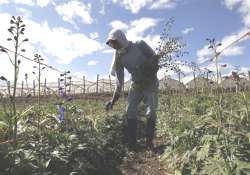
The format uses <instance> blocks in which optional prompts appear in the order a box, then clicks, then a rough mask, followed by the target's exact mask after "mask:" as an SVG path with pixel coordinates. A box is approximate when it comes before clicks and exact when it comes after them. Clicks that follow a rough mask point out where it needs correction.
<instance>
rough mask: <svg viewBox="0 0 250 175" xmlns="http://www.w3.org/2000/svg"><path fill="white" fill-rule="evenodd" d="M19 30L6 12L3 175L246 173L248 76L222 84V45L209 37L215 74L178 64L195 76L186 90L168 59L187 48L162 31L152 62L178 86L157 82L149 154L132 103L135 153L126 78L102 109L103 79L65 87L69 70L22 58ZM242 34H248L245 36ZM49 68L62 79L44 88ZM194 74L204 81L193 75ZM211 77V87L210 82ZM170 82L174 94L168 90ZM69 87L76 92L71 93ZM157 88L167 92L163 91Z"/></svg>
mask: <svg viewBox="0 0 250 175" xmlns="http://www.w3.org/2000/svg"><path fill="white" fill-rule="evenodd" d="M169 25H172V23H171V20H170V22H169V23H167V25H166V26H167V27H166V28H167V29H165V30H164V32H166V33H167V32H169V31H168V27H169ZM25 27H26V26H25V25H24V24H23V21H22V19H21V17H19V16H18V17H15V16H12V17H11V19H10V28H9V29H8V31H9V33H10V35H11V37H10V38H7V41H11V42H13V43H14V46H15V48H14V49H12V50H11V49H9V48H6V47H3V46H1V45H0V46H1V47H0V52H1V53H2V54H5V55H7V56H8V57H9V60H10V62H11V64H12V65H13V67H12V68H13V69H12V70H13V78H14V79H13V81H12V80H8V79H7V78H6V77H5V76H2V75H1V76H0V82H1V85H2V86H1V87H3V88H2V89H3V90H2V91H0V175H249V174H250V91H249V87H250V83H249V82H250V79H249V76H250V72H249V71H248V74H249V75H248V79H247V78H246V77H247V76H246V75H244V77H243V76H242V75H241V76H240V74H238V73H237V72H232V76H230V77H227V78H225V79H223V78H224V77H222V76H221V74H220V73H221V72H220V69H219V65H218V56H219V55H220V54H221V53H222V51H221V52H217V47H219V46H220V45H221V44H219V43H216V41H215V39H208V41H209V49H212V51H213V53H215V55H214V58H213V60H212V61H215V67H216V71H210V70H208V69H206V70H204V69H203V70H202V68H201V67H199V66H198V65H195V64H194V63H190V64H188V63H185V64H186V65H185V66H190V67H191V69H192V71H193V72H191V73H193V78H194V79H193V81H191V83H189V84H188V85H187V87H186V86H184V85H183V84H182V83H181V81H180V76H181V75H182V74H181V73H182V72H181V69H179V67H178V66H180V67H182V66H183V64H184V63H183V64H182V65H180V64H179V63H180V61H176V60H175V59H176V58H177V57H179V56H183V55H184V54H185V53H183V51H182V49H183V47H184V45H183V44H182V43H181V42H180V41H179V39H178V38H176V37H170V36H169V35H168V34H166V33H165V34H164V33H163V34H162V37H161V40H160V42H159V44H160V46H159V48H158V52H157V54H155V55H157V56H159V58H158V57H157V59H159V60H157V61H159V64H158V62H157V66H159V68H161V69H167V70H171V71H175V72H176V73H178V75H179V81H177V80H172V81H170V79H168V80H169V82H170V83H169V82H168V83H169V84H168V83H166V82H165V84H164V82H163V83H162V81H161V82H160V83H161V84H160V86H161V88H160V91H159V105H158V108H157V110H156V113H157V120H156V122H157V123H156V136H155V140H154V142H155V147H154V148H153V149H148V148H146V146H145V145H146V144H145V142H146V139H145V137H146V131H145V128H146V116H145V106H144V104H140V105H139V110H138V115H137V117H138V121H139V122H138V130H137V136H138V138H137V139H138V144H139V148H138V150H136V151H133V150H132V151H131V150H130V149H129V146H128V143H127V142H128V141H127V140H126V138H127V137H126V136H127V133H128V127H127V116H126V115H127V114H126V107H127V95H128V94H127V90H128V88H129V83H130V82H129V81H128V82H129V83H127V84H126V88H125V90H123V91H122V92H121V93H122V96H121V97H120V100H119V101H118V102H117V104H116V105H114V107H113V109H112V110H106V109H105V107H106V105H105V104H106V103H107V101H108V100H110V99H111V98H112V93H111V92H112V91H113V90H114V86H115V83H114V82H113V81H111V79H109V81H107V82H105V81H104V79H101V80H102V82H103V84H102V85H100V82H99V75H98V76H97V81H96V82H94V83H92V82H87V81H86V82H85V77H84V82H82V79H81V82H80V83H79V84H77V85H76V84H74V83H72V81H73V79H74V77H73V76H72V75H71V72H70V71H63V72H62V71H60V70H58V69H56V68H53V67H51V66H50V65H48V64H45V63H44V59H43V58H42V57H41V55H39V54H35V55H34V59H30V58H29V57H26V56H24V53H25V52H26V51H25V49H23V48H22V43H25V42H28V41H29V40H28V39H27V38H25V37H24V31H25ZM249 35H250V32H248V33H247V34H246V35H244V37H247V36H249ZM20 41H21V42H20ZM155 55H154V56H155ZM173 55H174V56H173ZM24 59H26V60H27V59H28V60H29V61H32V62H33V63H34V64H35V66H34V67H33V68H34V72H33V74H34V76H35V77H36V78H37V79H36V81H33V82H34V83H33V88H30V87H28V83H27V79H28V78H27V77H28V76H27V75H26V74H25V78H26V85H27V88H26V87H24V86H26V85H25V82H24V81H23V82H22V84H20V80H19V79H18V78H19V70H20V66H22V64H21V63H22V62H21V60H24ZM153 61H155V60H153ZM177 63H178V64H177ZM157 68H158V67H157ZM46 69H53V71H57V73H58V72H59V73H60V74H59V75H60V76H59V77H58V82H57V83H53V88H50V87H48V86H47V85H48V84H46V83H47V82H46V78H45V82H43V80H42V79H41V77H42V75H43V70H46ZM157 70H158V69H157ZM199 71H200V74H202V75H203V77H202V76H198V75H197V74H198V72H199ZM201 71H203V72H202V73H201ZM156 73H157V72H156ZM210 74H212V76H213V77H215V80H216V81H212V80H211V79H209V78H210V77H209V76H210ZM199 80H202V81H201V83H199ZM222 80H229V83H228V82H227V81H226V82H225V81H222ZM171 82H172V83H174V84H175V88H177V89H174V88H169V87H170V86H169V85H170V84H171ZM219 82H220V83H219ZM223 82H224V84H223ZM18 83H19V85H21V88H20V87H18ZM81 83H82V84H81ZM85 83H87V84H89V88H86V87H85V85H86V84H85ZM35 84H36V85H35ZM72 84H74V85H75V88H76V91H75V92H74V93H72V89H71V88H73V85H72ZM105 84H107V86H106V87H105ZM232 84H233V85H232ZM231 85H232V86H231ZM82 86H84V87H82ZM164 86H166V88H162V87H164ZM226 86H228V87H226ZM229 86H230V88H229ZM79 87H80V88H79ZM107 87H108V88H107ZM77 88H78V89H77ZM32 89H33V91H32ZM100 89H101V90H100ZM173 89H174V90H173ZM47 90H48V91H47ZM87 90H89V91H88V92H87ZM48 92H49V93H48Z"/></svg>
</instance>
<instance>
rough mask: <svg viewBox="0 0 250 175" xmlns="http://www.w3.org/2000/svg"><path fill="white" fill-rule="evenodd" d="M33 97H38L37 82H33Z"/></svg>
mask: <svg viewBox="0 0 250 175" xmlns="http://www.w3.org/2000/svg"><path fill="white" fill-rule="evenodd" d="M33 96H36V82H35V80H33Z"/></svg>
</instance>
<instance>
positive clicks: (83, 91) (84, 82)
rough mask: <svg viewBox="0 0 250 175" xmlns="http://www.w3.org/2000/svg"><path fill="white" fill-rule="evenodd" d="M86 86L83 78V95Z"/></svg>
mask: <svg viewBox="0 0 250 175" xmlns="http://www.w3.org/2000/svg"><path fill="white" fill-rule="evenodd" d="M85 86H86V84H85V76H83V93H84V94H85V90H86V87H85Z"/></svg>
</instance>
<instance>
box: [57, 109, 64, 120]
mask: <svg viewBox="0 0 250 175" xmlns="http://www.w3.org/2000/svg"><path fill="white" fill-rule="evenodd" d="M58 112H59V116H58V118H59V120H60V121H61V122H62V121H64V112H65V107H63V106H59V109H58Z"/></svg>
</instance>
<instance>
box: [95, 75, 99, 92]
mask: <svg viewBox="0 0 250 175" xmlns="http://www.w3.org/2000/svg"><path fill="white" fill-rule="evenodd" d="M98 82H99V74H97V76H96V93H97V94H98Z"/></svg>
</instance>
